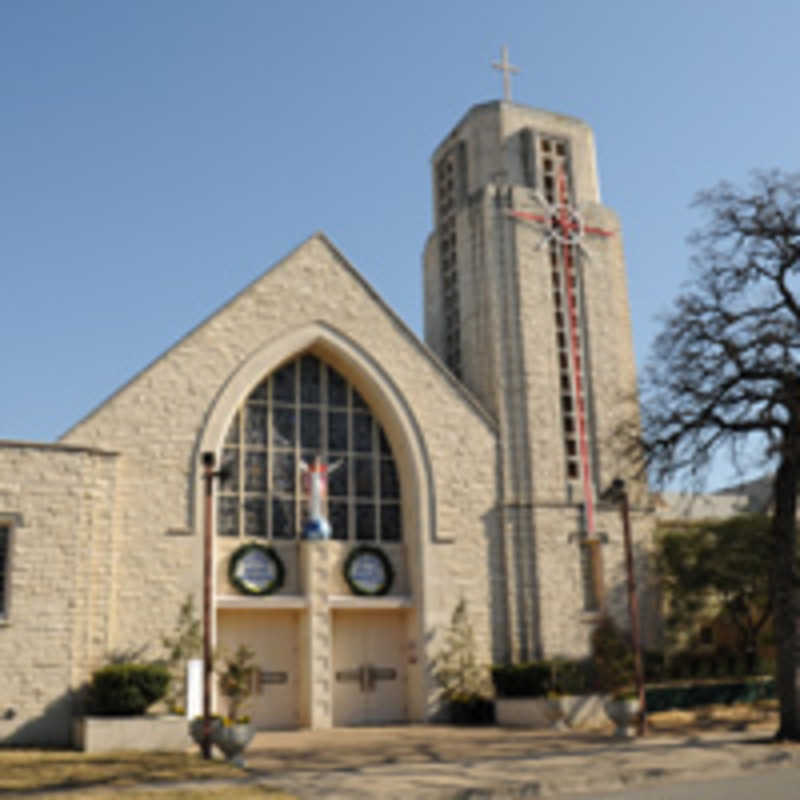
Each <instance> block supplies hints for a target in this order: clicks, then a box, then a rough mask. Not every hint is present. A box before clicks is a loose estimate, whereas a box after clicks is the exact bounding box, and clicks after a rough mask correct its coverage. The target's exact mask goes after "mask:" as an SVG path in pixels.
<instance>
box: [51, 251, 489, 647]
mask: <svg viewBox="0 0 800 800" xmlns="http://www.w3.org/2000/svg"><path fill="white" fill-rule="evenodd" d="M310 322H314V323H315V324H319V325H322V326H328V327H329V328H330V329H331V330H334V331H335V332H336V334H337V336H339V337H341V338H342V339H343V340H346V341H347V342H348V343H349V345H350V346H351V347H352V349H353V350H354V351H357V352H359V353H362V354H364V359H365V361H367V362H368V363H369V365H370V366H369V369H370V370H371V371H372V372H373V373H374V374H375V375H376V376H378V377H377V378H376V381H377V383H376V385H377V386H379V387H380V386H383V385H385V386H386V387H389V388H388V389H387V393H391V392H393V393H394V395H393V396H395V397H397V398H400V400H399V401H398V402H399V403H400V404H401V405H404V406H405V408H406V416H407V419H408V420H411V424H412V425H413V426H414V427H415V429H416V430H417V432H418V435H419V437H420V441H421V442H422V445H423V453H422V458H423V463H422V466H423V467H424V469H422V470H420V472H421V473H422V474H420V475H416V476H415V475H412V474H411V469H412V466H413V465H412V464H411V462H410V460H408V459H404V456H403V453H404V451H408V450H409V448H408V446H406V445H405V444H404V442H402V441H398V440H397V439H398V437H399V436H400V432H399V429H398V427H397V425H396V424H394V422H393V421H392V419H390V418H388V416H389V412H388V410H386V409H384V408H382V407H381V405H380V404H381V403H382V402H383V401H382V399H381V396H380V393H379V392H377V391H373V390H372V389H371V388H370V387H369V386H362V385H361V384H360V383H359V375H358V374H355V373H354V372H353V369H352V366H351V365H349V364H348V361H347V358H346V356H344V355H341V354H338V356H337V353H338V351H337V349H336V346H335V345H334V344H331V342H325V341H321V342H320V343H319V345H318V348H317V350H316V352H318V354H319V355H320V357H321V358H324V359H326V360H329V361H331V362H332V363H334V365H335V367H336V368H337V369H338V370H339V371H340V372H342V374H344V375H345V377H347V378H348V379H349V380H352V381H353V382H354V383H355V384H356V386H357V387H358V388H359V390H360V391H361V390H362V389H363V396H364V397H365V399H366V400H367V402H368V403H370V405H371V406H372V407H373V412H374V413H375V415H376V417H377V418H378V419H379V421H380V422H381V424H382V426H383V427H384V430H385V431H386V433H387V435H388V436H389V438H390V440H391V441H392V446H393V449H394V450H395V452H396V453H398V454H399V455H398V468H399V470H400V479H401V488H402V491H403V495H404V498H408V497H409V494H410V493H412V492H411V490H412V488H413V486H412V485H413V484H414V482H415V481H417V480H419V481H427V482H428V483H429V484H430V485H427V486H424V487H423V489H424V491H421V492H417V493H416V494H415V497H416V498H417V500H416V501H417V502H419V500H420V498H423V497H424V502H425V504H426V508H424V509H420V508H407V506H406V501H405V500H404V519H406V521H409V520H410V521H411V522H412V525H411V526H410V527H408V526H407V529H406V531H405V542H406V545H407V548H408V564H409V575H408V580H409V584H410V587H411V590H412V594H413V596H414V602H415V604H416V606H417V608H418V610H419V615H418V633H417V637H416V640H415V646H416V647H418V648H419V650H420V652H421V654H422V655H423V656H424V654H425V653H426V648H427V650H430V649H431V648H433V647H434V645H433V644H431V641H432V636H433V635H434V633H435V631H436V629H437V628H438V627H439V626H441V625H442V624H444V623H446V622H449V618H450V614H451V611H452V608H453V607H454V606H455V604H456V603H457V602H458V599H459V597H460V596H461V595H462V594H463V595H465V596H467V597H468V598H469V600H470V605H471V608H472V609H473V611H474V620H473V624H474V626H475V631H476V636H477V641H478V644H479V647H480V650H481V656H482V658H483V659H484V660H486V661H488V660H489V657H490V656H489V654H490V649H491V637H492V629H493V625H492V620H491V613H492V612H491V609H492V607H493V603H492V601H491V598H490V575H489V567H488V565H489V564H490V561H491V554H490V551H491V547H492V540H493V537H492V534H493V525H494V517H493V514H492V509H493V506H494V502H495V446H496V439H495V431H494V428H493V423H492V421H491V419H490V418H489V417H487V416H486V413H485V412H483V411H482V410H481V408H480V407H479V406H478V405H477V402H476V401H474V400H471V399H470V397H469V395H468V394H467V393H466V391H465V390H464V389H463V388H462V387H461V386H460V385H459V384H458V383H457V382H456V381H455V380H454V379H452V378H451V377H450V376H449V374H448V373H447V372H446V370H444V368H443V367H442V366H441V365H440V364H439V363H438V362H437V361H436V359H435V357H434V356H433V355H432V354H431V353H430V352H429V351H428V350H427V349H426V348H425V347H424V345H422V344H421V343H420V342H419V341H418V340H417V339H416V337H414V336H413V334H411V333H410V331H408V330H407V329H406V327H405V325H404V324H403V323H402V322H401V321H400V320H399V318H397V317H396V316H395V315H394V314H393V313H391V312H390V311H389V310H388V308H387V307H386V306H385V305H384V304H383V303H382V302H381V301H380V300H379V298H378V297H377V295H375V294H374V292H373V291H372V290H371V289H370V287H369V286H368V285H367V284H366V283H365V282H364V281H363V279H361V278H360V277H359V276H358V275H357V273H356V272H355V271H354V270H353V269H352V268H351V267H350V266H349V265H347V264H346V262H345V261H344V260H343V259H342V257H341V256H340V255H339V254H338V253H337V252H336V251H335V250H334V249H333V248H332V247H331V246H330V245H329V243H328V242H327V240H325V239H324V237H322V236H315V237H313V238H312V239H310V240H309V241H308V242H306V243H305V244H304V245H302V246H301V247H300V248H299V249H298V250H296V251H295V252H294V253H292V254H291V255H290V256H289V257H288V258H287V259H285V260H284V261H283V262H281V263H279V264H278V265H277V266H276V267H275V268H273V269H272V270H271V271H270V272H268V273H267V274H265V275H264V276H262V277H261V278H259V279H258V280H256V281H255V282H254V283H253V284H252V285H251V286H249V287H248V288H247V289H245V290H244V291H243V292H242V293H240V294H239V295H237V296H236V297H235V298H234V299H233V300H232V301H230V302H229V303H228V304H227V305H226V306H225V307H224V308H222V309H221V310H220V311H219V312H217V313H216V314H215V315H213V316H212V317H211V318H209V319H208V320H207V321H205V322H204V323H203V324H201V325H200V326H199V327H198V328H196V329H195V330H194V331H192V332H191V333H190V334H188V335H187V336H186V337H185V338H184V339H182V340H181V341H180V342H178V343H177V344H176V345H175V346H174V347H173V348H172V349H170V350H169V351H167V352H166V353H165V354H164V355H163V356H162V357H160V358H159V359H158V360H157V361H156V362H154V363H153V364H151V365H150V366H149V367H147V368H146V369H145V370H143V372H141V373H140V374H139V375H138V376H136V377H135V378H134V379H133V380H132V381H131V382H130V383H128V384H127V385H126V386H125V387H123V388H122V389H121V390H120V391H118V392H117V393H116V394H115V395H114V396H112V398H111V399H110V400H109V401H108V402H106V403H105V404H104V405H103V406H102V407H100V408H99V409H97V410H96V411H95V412H93V413H92V414H90V415H89V416H88V417H87V418H86V419H85V420H83V421H82V422H80V423H79V424H78V425H76V426H75V427H74V428H73V429H72V430H71V431H70V432H69V433H68V434H67V435H66V436H65V437H64V441H65V442H68V443H80V444H83V445H92V446H97V447H104V448H113V449H115V450H119V451H122V452H124V453H125V481H124V484H123V485H121V488H120V492H119V495H120V506H121V508H122V509H123V511H122V513H121V516H120V525H119V557H118V559H117V572H116V577H115V586H116V593H115V598H114V602H115V604H116V608H117V609H118V613H117V624H116V634H115V639H114V643H115V645H116V646H119V647H140V646H143V645H151V646H154V645H155V644H157V642H158V641H159V639H160V636H161V634H162V632H164V630H165V629H166V630H169V629H170V627H171V626H172V625H173V624H174V620H175V617H176V615H177V610H178V607H179V605H180V602H181V600H182V598H183V597H184V596H185V595H186V593H187V592H188V591H198V590H199V580H200V530H201V527H200V525H201V521H200V520H199V519H198V518H197V517H198V512H197V508H198V506H197V505H196V502H195V501H196V499H197V496H196V492H197V489H198V486H199V480H200V478H199V473H198V471H197V470H198V467H197V464H198V458H199V453H198V452H197V448H198V443H199V441H200V439H201V437H202V435H203V431H204V426H205V421H206V419H207V417H208V415H209V413H210V412H211V409H212V408H213V407H214V404H215V402H216V400H217V398H218V396H219V395H220V394H221V393H222V392H224V389H225V386H226V384H227V383H228V382H230V381H232V380H234V377H233V376H235V374H236V373H237V370H238V369H239V368H240V367H241V365H242V364H243V363H245V362H247V360H248V359H249V358H250V357H251V356H252V355H253V353H255V352H257V351H259V349H260V348H264V347H268V345H269V343H270V342H274V341H278V340H280V339H281V337H284V336H286V334H287V331H292V330H293V329H297V328H302V326H304V325H307V324H309V323H310ZM312 349H314V348H313V347H312ZM295 355H296V353H294V352H286V353H285V356H284V358H285V359H289V358H291V357H293V356H295ZM337 357H338V358H339V360H336V361H334V360H335V359H337ZM275 366H277V364H276V365H275ZM263 377H264V376H263V375H261V376H259V378H263ZM251 388H252V385H250V386H248V387H247V389H246V390H243V391H242V395H241V397H238V399H237V400H236V404H238V402H240V401H241V399H242V397H243V396H245V394H246V391H249V389H251ZM234 410H235V407H231V408H230V414H231V416H232V414H233V412H234ZM217 446H219V445H217ZM426 465H427V466H426ZM410 502H411V503H413V502H415V501H414V500H410ZM406 511H408V512H409V513H408V514H406ZM426 518H428V519H429V522H428V523H427V529H426V530H425V531H424V532H422V531H421V530H419V529H417V528H416V525H417V524H418V523H419V524H421V523H422V521H423V520H424V519H426ZM143 609H145V610H146V613H144V614H143V613H142V610H143Z"/></svg>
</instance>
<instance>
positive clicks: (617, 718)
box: [604, 697, 639, 739]
mask: <svg viewBox="0 0 800 800" xmlns="http://www.w3.org/2000/svg"><path fill="white" fill-rule="evenodd" d="M604 708H605V712H606V714H608V718H609V719H610V720H611V721H612V722H613V723H614V724H615V725H616V726H617V727H616V729H615V731H614V736H618V737H620V738H625V739H630V738H632V737H633V736H634V735H635V727H634V726H635V723H636V719H637V717H638V714H639V698H638V697H631V698H626V699H624V700H614V699H613V698H609V699H608V700H606V702H605V705H604Z"/></svg>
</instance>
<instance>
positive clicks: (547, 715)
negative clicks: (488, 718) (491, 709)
mask: <svg viewBox="0 0 800 800" xmlns="http://www.w3.org/2000/svg"><path fill="white" fill-rule="evenodd" d="M603 700H604V697H603V696H602V695H598V694H566V695H561V696H560V697H552V698H547V697H498V698H497V699H496V700H495V711H496V715H497V724H498V725H506V726H508V727H515V728H551V727H553V726H554V725H556V726H557V727H560V728H564V727H566V728H593V727H600V726H601V725H604V724H605V723H606V720H607V717H606V713H605V711H604V710H603Z"/></svg>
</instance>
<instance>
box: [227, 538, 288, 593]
mask: <svg viewBox="0 0 800 800" xmlns="http://www.w3.org/2000/svg"><path fill="white" fill-rule="evenodd" d="M284 574H285V570H284V568H283V562H282V561H281V559H280V556H279V555H278V554H277V553H276V552H275V551H274V550H273V549H272V548H271V547H266V546H265V545H263V544H246V545H244V547H240V548H239V549H238V550H236V551H235V552H234V553H233V554H232V555H231V560H230V562H229V563H228V577H229V578H230V581H231V583H232V584H233V585H234V586H235V587H236V588H237V589H238V590H239V591H240V592H241V593H242V594H256V595H264V594H272V593H273V592H275V591H277V590H278V589H280V588H281V586H283V578H284Z"/></svg>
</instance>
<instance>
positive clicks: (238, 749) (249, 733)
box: [211, 722, 256, 767]
mask: <svg viewBox="0 0 800 800" xmlns="http://www.w3.org/2000/svg"><path fill="white" fill-rule="evenodd" d="M255 732H256V731H255V728H254V727H253V726H252V725H251V724H250V723H249V722H248V723H243V722H237V723H234V724H233V725H222V724H220V725H217V726H215V727H214V728H213V729H212V730H211V741H212V742H214V744H215V745H216V746H217V747H219V749H220V750H222V752H223V753H224V754H225V758H227V759H228V761H230V762H232V763H233V764H236V765H237V766H239V767H243V766H244V751H245V749H246V748H247V745H248V744H250V740H251V739H252V738H253V734H255Z"/></svg>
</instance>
